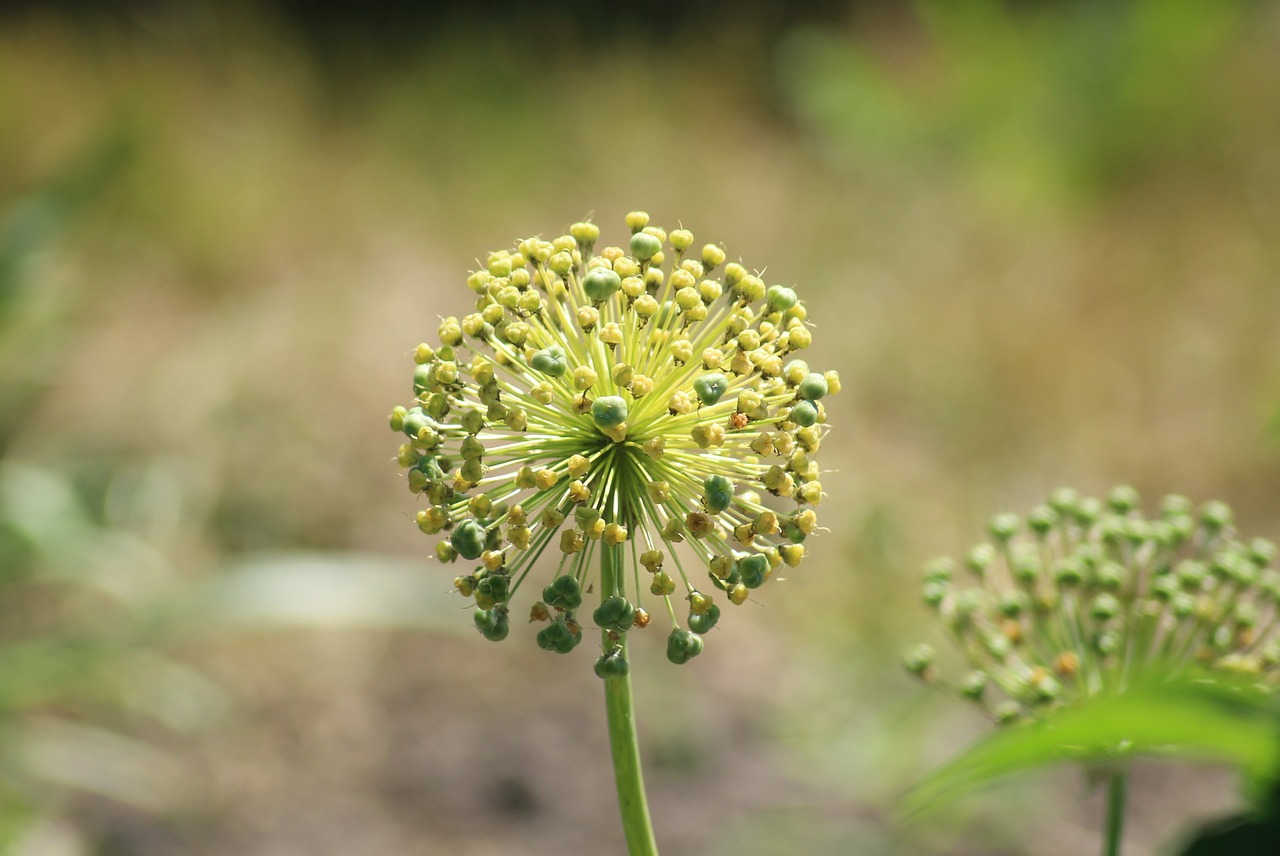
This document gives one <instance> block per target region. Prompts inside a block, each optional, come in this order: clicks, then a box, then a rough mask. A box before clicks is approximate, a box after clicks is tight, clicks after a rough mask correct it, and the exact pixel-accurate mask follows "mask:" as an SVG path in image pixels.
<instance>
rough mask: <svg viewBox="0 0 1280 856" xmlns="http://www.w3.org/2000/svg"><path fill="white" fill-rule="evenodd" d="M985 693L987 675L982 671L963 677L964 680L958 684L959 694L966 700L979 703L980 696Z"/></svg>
mask: <svg viewBox="0 0 1280 856" xmlns="http://www.w3.org/2000/svg"><path fill="white" fill-rule="evenodd" d="M986 691H987V673H986V672H982V671H975V672H970V673H969V674H967V675H965V677H964V680H963V681H961V682H960V694H961V695H962V696H964V697H965V698H967V699H972V700H974V701H981V700H982V696H983V695H984V694H985V693H986Z"/></svg>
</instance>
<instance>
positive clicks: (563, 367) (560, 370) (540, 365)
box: [529, 345, 569, 377]
mask: <svg viewBox="0 0 1280 856" xmlns="http://www.w3.org/2000/svg"><path fill="white" fill-rule="evenodd" d="M529 365H530V366H532V367H533V368H534V370H536V371H540V372H542V373H543V374H544V375H550V376H551V377H564V373H565V372H567V371H568V370H569V362H568V359H567V358H566V357H565V353H564V348H562V347H560V346H559V345H551V346H550V347H547V348H543V349H542V350H541V351H538V352H537V353H535V354H534V355H533V358H532V359H530V360H529Z"/></svg>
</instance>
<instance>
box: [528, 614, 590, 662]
mask: <svg viewBox="0 0 1280 856" xmlns="http://www.w3.org/2000/svg"><path fill="white" fill-rule="evenodd" d="M581 641H582V631H581V630H578V631H576V632H575V631H574V630H573V629H572V628H570V627H569V625H568V624H567V623H566V620H565V617H564V616H561V617H560V618H557V619H556V620H555V621H553V622H551V623H550V624H548V625H547V626H546V627H544V628H542V629H541V630H539V631H538V635H537V643H538V647H539V648H541V649H542V650H544V651H552V652H554V653H556V654H568V653H569V652H570V651H572V650H573V649H574V648H576V647H577V646H578V643H579V642H581Z"/></svg>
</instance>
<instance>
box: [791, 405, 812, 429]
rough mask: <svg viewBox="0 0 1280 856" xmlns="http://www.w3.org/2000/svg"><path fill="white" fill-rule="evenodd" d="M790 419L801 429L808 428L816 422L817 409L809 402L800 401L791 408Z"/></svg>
mask: <svg viewBox="0 0 1280 856" xmlns="http://www.w3.org/2000/svg"><path fill="white" fill-rule="evenodd" d="M790 419H791V421H792V422H794V423H796V424H797V425H799V426H800V427H801V428H808V427H809V426H810V425H813V424H814V423H815V422H817V421H818V408H817V407H815V406H814V405H813V402H811V401H801V402H800V403H799V404H797V405H796V406H795V407H793V408H791V416H790Z"/></svg>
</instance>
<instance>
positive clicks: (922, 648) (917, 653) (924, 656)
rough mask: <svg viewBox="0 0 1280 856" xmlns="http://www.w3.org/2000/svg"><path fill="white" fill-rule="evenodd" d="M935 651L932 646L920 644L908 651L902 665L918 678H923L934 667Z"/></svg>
mask: <svg viewBox="0 0 1280 856" xmlns="http://www.w3.org/2000/svg"><path fill="white" fill-rule="evenodd" d="M933 656H934V650H933V646H932V645H925V644H920V645H917V646H915V647H914V648H912V649H911V650H910V651H908V652H907V653H906V654H905V655H904V656H903V658H902V665H903V666H905V667H906V669H907V671H908V672H910V673H911V674H913V675H916V676H923V675H924V673H925V672H926V671H928V669H929V667H930V666H931V665H933Z"/></svg>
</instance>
